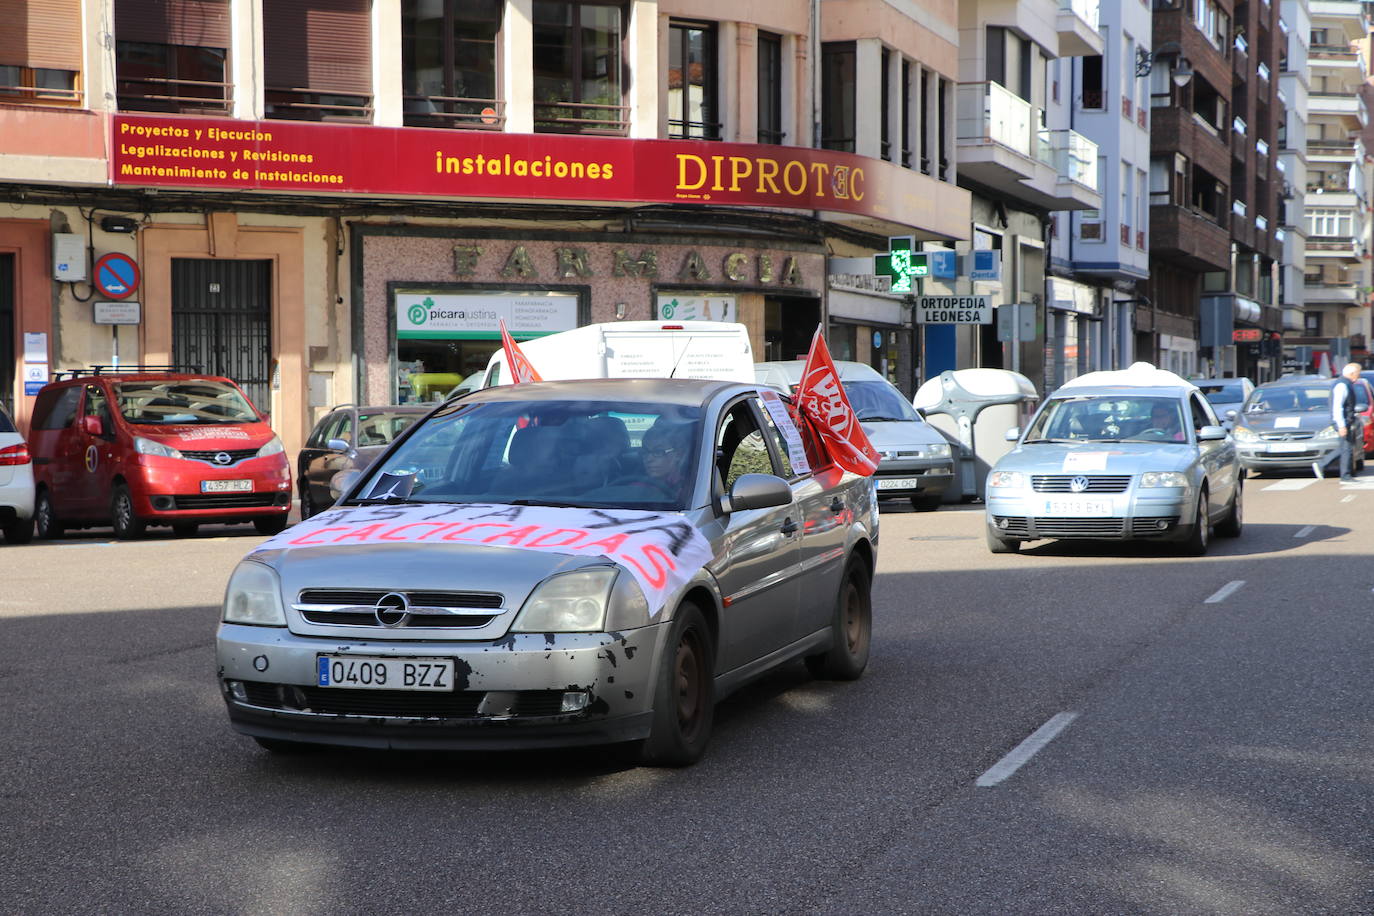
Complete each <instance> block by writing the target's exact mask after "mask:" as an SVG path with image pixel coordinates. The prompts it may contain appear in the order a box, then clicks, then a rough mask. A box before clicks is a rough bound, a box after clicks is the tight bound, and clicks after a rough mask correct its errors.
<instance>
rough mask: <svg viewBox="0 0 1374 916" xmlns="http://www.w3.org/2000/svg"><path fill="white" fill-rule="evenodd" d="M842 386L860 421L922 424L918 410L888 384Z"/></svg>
mask: <svg viewBox="0 0 1374 916" xmlns="http://www.w3.org/2000/svg"><path fill="white" fill-rule="evenodd" d="M842 384H843V385H844V393H845V394H846V395H847V396H848V397H849V404H850V406H851V407H853V408H854V413H855V415H857V416H858V418H859V419H860V420H864V421H865V422H872V423H880V422H883V421H887V420H897V421H906V422H922V421H921V416H920V414H918V413H916V408H914V407H912V406H911V405H910V404H909V403H907V400H906V398H904V397H902V393H901V392H900V391H898V390H897V389H896V388H893V387H892V386H891V385H890V384H888V383H887V382H882V381H876V380H874V381H850V382H844V383H842Z"/></svg>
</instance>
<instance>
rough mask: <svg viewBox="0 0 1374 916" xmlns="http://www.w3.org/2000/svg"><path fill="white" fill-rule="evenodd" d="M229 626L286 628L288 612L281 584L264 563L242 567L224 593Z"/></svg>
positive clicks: (241, 565)
mask: <svg viewBox="0 0 1374 916" xmlns="http://www.w3.org/2000/svg"><path fill="white" fill-rule="evenodd" d="M222 619H223V620H224V622H225V623H246V624H249V625H251V626H256V627H284V626H286V611H285V610H284V609H283V608H282V603H281V581H280V580H279V579H278V578H277V574H276V573H275V572H273V571H272V570H271V569H268V568H267V567H266V566H263V565H262V564H261V563H254V562H251V561H248V560H245V561H243V562H242V563H240V564H239V565H238V566H237V567H236V568H235V569H234V574H233V575H231V576H230V577H229V585H228V587H227V588H225V590H224V615H223V618H222Z"/></svg>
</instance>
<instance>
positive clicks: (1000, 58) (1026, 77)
mask: <svg viewBox="0 0 1374 916" xmlns="http://www.w3.org/2000/svg"><path fill="white" fill-rule="evenodd" d="M986 40H987V77H988V81H989V82H993V83H1000V84H1001V85H1002V87H1003V88H1004V89H1010V90H1011V91H1012V92H1014V93H1016V94H1017V95H1018V96H1020V97H1021V98H1023V99H1025V100H1026V101H1028V102H1029V101H1032V99H1031V64H1032V62H1033V61H1034V58H1035V53H1036V52H1035V44H1034V43H1033V42H1031V40H1030V39H1029V38H1022V37H1021V36H1020V35H1017V34H1016V33H1014V32H1008V31H1007V30H1006V29H1005V28H1003V27H1001V26H996V25H990V26H988V27H987V39H986Z"/></svg>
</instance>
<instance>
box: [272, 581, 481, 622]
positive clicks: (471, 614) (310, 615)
mask: <svg viewBox="0 0 1374 916" xmlns="http://www.w3.org/2000/svg"><path fill="white" fill-rule="evenodd" d="M402 593H403V594H404V595H405V596H406V600H407V601H409V602H410V606H411V608H412V611H411V614H410V616H409V617H407V618H406V620H405V624H404V626H401V627H386V629H389V630H391V629H406V628H412V627H419V628H429V629H433V628H463V629H477V628H481V627H485V626H486V625H487V624H489V623H491V622H492V621H493V620H495V619H496V618H497V617H499V616H500V615H501V613H502V611H504V608H503V607H502V605H503V604H504V602H505V596H503V595H499V594H495V593H491V592H436V591H404V592H402ZM387 594H389V593H388V592H386V591H383V590H382V589H343V588H308V589H305V590H303V591H302V592H301V593H300V598H299V600H298V601H297V603H296V605H295V608H296V610H297V611H300V614H301V617H303V618H305V620H306V621H307V622H309V623H313V624H319V625H322V626H335V627H380V626H381V624H379V623H378V622H377V616H376V613H375V612H374V611H373V608H374V607H375V606H376V604H377V602H378V601H379V600H381V598H382V597H383V596H384V595H387ZM424 608H432V609H435V613H428V614H426V613H424V612H423V610H422V609H424ZM493 611H494V612H495V613H492V612H493Z"/></svg>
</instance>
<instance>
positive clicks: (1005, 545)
mask: <svg viewBox="0 0 1374 916" xmlns="http://www.w3.org/2000/svg"><path fill="white" fill-rule="evenodd" d="M986 533H987V538H988V552H989V553H1016V552H1017V551H1018V550H1020V549H1021V542H1020V541H1018V540H1016V539H1015V538H1004V537H998V536H997V535H996V534H993V533H992V528H991V527H990V526H989V527H988V528H987V532H986Z"/></svg>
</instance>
